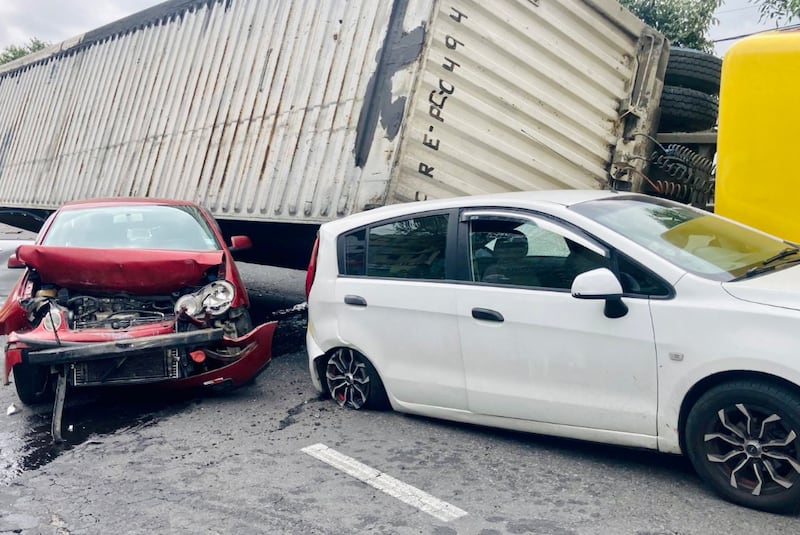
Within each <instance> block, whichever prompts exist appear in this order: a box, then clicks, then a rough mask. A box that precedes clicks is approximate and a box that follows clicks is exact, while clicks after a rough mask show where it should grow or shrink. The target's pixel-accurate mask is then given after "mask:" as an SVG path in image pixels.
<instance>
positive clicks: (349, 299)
mask: <svg viewBox="0 0 800 535" xmlns="http://www.w3.org/2000/svg"><path fill="white" fill-rule="evenodd" d="M344 304H346V305H353V306H357V307H365V306H367V300H366V299H364V298H363V297H361V296H360V295H345V296H344Z"/></svg>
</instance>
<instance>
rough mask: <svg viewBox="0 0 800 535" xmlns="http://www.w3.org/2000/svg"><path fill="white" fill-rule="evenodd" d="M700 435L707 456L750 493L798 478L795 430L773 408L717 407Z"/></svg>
mask: <svg viewBox="0 0 800 535" xmlns="http://www.w3.org/2000/svg"><path fill="white" fill-rule="evenodd" d="M716 416H717V417H716V418H715V419H712V420H711V421H709V424H708V427H707V432H706V433H705V434H704V436H703V442H704V446H705V453H706V458H707V460H708V461H709V462H710V463H713V466H715V467H716V469H717V470H719V471H721V474H720V475H722V476H723V477H724V478H725V479H727V480H728V482H729V484H730V486H731V487H733V488H734V489H737V490H739V491H744V492H748V493H749V494H752V495H753V496H765V495H771V494H776V493H780V492H782V491H784V490H786V489H790V488H792V487H793V486H794V485H796V484H797V482H798V480H800V454H799V452H798V444H797V434H796V432H795V431H794V430H793V429H791V427H790V426H789V425H788V424H787V423H786V422H785V421H784V420H783V419H782V418H781V416H780V415H779V414H777V413H776V412H775V411H773V410H771V409H768V408H765V407H761V406H758V405H745V404H744V403H737V404H735V405H733V406H728V407H726V408H723V409H720V410H719V411H718V412H717V415H716Z"/></svg>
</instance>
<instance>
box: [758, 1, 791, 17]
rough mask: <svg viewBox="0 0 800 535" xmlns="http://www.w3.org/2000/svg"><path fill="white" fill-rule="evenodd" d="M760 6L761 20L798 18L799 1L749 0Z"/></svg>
mask: <svg viewBox="0 0 800 535" xmlns="http://www.w3.org/2000/svg"><path fill="white" fill-rule="evenodd" d="M750 3H753V4H761V5H760V6H759V11H760V12H761V20H764V19H783V18H792V17H800V0H750Z"/></svg>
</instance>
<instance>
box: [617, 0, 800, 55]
mask: <svg viewBox="0 0 800 535" xmlns="http://www.w3.org/2000/svg"><path fill="white" fill-rule="evenodd" d="M765 1H782V0H765ZM785 1H800V0H785ZM721 2H722V0H621V3H622V4H623V5H624V6H625V7H627V8H628V9H630V10H631V12H633V14H635V15H636V16H637V17H639V18H640V19H642V20H643V21H644V22H646V23H647V24H649V25H650V26H652V27H653V28H655V29H656V30H658V31H660V32H661V33H663V34H664V35H666V36H667V38H668V39H669V40H670V41H671V42H672V44H673V45H676V46H684V47H687V48H697V49H699V50H706V51H711V49H712V43H711V42H710V41H709V40H708V39H707V38H706V32H707V30H708V28H709V26H711V23H712V22H714V10H715V9H716V8H717V7H718V6H719V5H720V4H721Z"/></svg>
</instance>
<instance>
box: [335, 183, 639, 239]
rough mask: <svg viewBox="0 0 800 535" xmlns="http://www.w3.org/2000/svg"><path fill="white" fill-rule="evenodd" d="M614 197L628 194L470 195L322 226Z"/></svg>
mask: <svg viewBox="0 0 800 535" xmlns="http://www.w3.org/2000/svg"><path fill="white" fill-rule="evenodd" d="M618 195H626V196H628V195H631V194H630V193H624V192H616V191H609V190H575V189H570V190H542V191H518V192H512V193H494V194H489V195H472V196H468V197H451V198H448V199H436V200H432V201H416V202H408V203H401V204H392V205H389V206H383V207H380V208H375V209H373V210H367V211H365V212H359V213H357V214H352V215H349V216H346V217H343V218H341V219H337V220H335V221H331V222H328V223H325V224H324V225H323V226H324V227H325V228H326V230H329V231H333V232H334V233H337V234H338V233H340V232H344V231H346V230H348V229H351V228H355V227H359V226H361V225H366V224H369V223H372V222H374V221H381V220H383V219H391V218H394V217H402V216H404V215H409V214H415V213H419V212H427V211H432V210H445V209H449V208H468V207H470V206H492V205H495V206H508V207H514V208H532V209H537V208H539V209H544V208H546V207H548V206H549V207H550V208H552V207H553V206H570V205H573V204H578V203H581V202H585V201H594V200H598V199H607V198H612V197H616V196H618Z"/></svg>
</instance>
